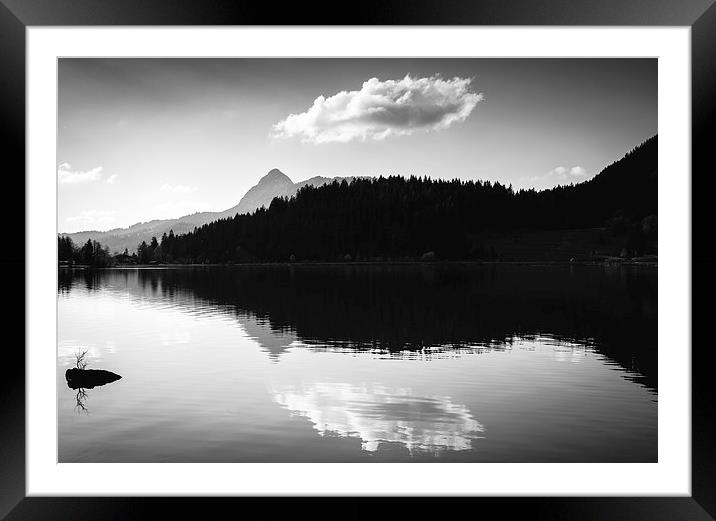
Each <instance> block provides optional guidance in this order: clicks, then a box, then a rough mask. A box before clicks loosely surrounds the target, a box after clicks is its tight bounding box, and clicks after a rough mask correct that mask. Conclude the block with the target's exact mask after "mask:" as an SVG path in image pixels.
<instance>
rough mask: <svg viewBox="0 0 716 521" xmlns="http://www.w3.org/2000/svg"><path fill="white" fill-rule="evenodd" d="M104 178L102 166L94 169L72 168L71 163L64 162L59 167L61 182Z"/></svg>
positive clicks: (58, 178)
mask: <svg viewBox="0 0 716 521" xmlns="http://www.w3.org/2000/svg"><path fill="white" fill-rule="evenodd" d="M101 178H102V167H101V166H98V167H95V168H93V169H92V170H87V171H80V170H72V169H71V166H70V164H69V163H62V164H60V166H58V167H57V181H58V182H59V183H60V184H79V183H91V182H92V181H98V180H99V179H101Z"/></svg>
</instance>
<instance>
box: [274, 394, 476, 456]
mask: <svg viewBox="0 0 716 521" xmlns="http://www.w3.org/2000/svg"><path fill="white" fill-rule="evenodd" d="M273 395H274V401H276V402H277V403H278V404H280V405H281V406H282V407H285V408H286V409H288V410H289V411H291V413H292V414H294V415H298V416H303V417H305V418H307V419H308V420H309V421H310V422H311V423H312V424H313V427H314V429H316V431H318V433H319V434H320V435H321V436H327V435H339V436H343V437H356V438H360V439H361V442H362V443H361V447H362V449H363V450H365V451H368V452H375V451H376V450H378V447H379V445H380V444H381V443H383V442H390V443H400V444H402V445H403V446H405V447H406V448H407V449H408V451H409V452H410V453H411V454H414V453H416V452H428V453H434V454H438V453H441V452H445V451H458V450H469V449H471V448H472V440H473V439H475V438H478V437H480V436H478V435H477V434H478V433H482V432H484V427H483V426H482V425H481V424H480V423H479V422H478V421H477V420H475V419H474V418H473V417H472V415H471V414H470V411H469V410H468V409H467V407H465V406H464V405H461V404H456V403H453V402H452V401H451V399H450V398H449V397H446V396H415V395H413V393H412V392H411V390H410V389H405V388H391V387H386V386H384V385H381V384H363V385H351V384H347V383H338V382H316V383H312V384H308V385H303V386H301V387H298V386H282V387H277V388H274V389H273Z"/></svg>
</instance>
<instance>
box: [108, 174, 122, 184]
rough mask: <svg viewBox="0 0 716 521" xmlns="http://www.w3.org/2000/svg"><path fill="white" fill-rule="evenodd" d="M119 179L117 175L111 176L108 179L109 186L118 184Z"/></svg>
mask: <svg viewBox="0 0 716 521" xmlns="http://www.w3.org/2000/svg"><path fill="white" fill-rule="evenodd" d="M118 177H119V176H118V175H117V174H112V175H111V176H109V177H108V178H107V184H108V185H113V184H114V183H116V182H117V178H118Z"/></svg>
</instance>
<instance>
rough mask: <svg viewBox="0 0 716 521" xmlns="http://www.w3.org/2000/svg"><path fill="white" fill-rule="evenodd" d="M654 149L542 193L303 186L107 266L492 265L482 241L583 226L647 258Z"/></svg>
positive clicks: (652, 239)
mask: <svg viewBox="0 0 716 521" xmlns="http://www.w3.org/2000/svg"><path fill="white" fill-rule="evenodd" d="M657 147H658V138H657V136H654V137H652V138H650V139H648V140H647V141H645V142H644V143H642V144H641V145H639V146H638V147H636V148H634V149H633V150H631V151H630V152H629V153H627V154H626V155H625V156H624V157H623V158H621V159H620V160H618V161H616V162H614V163H612V164H611V165H609V166H608V167H606V168H605V169H604V170H602V172H600V173H599V174H598V175H597V176H595V177H594V178H593V179H591V180H589V181H586V182H584V183H579V184H576V185H566V186H558V187H555V188H552V189H548V190H543V191H535V190H533V189H530V190H519V191H515V190H513V188H512V187H511V186H509V187H508V186H504V185H502V184H500V183H498V182H494V183H493V182H489V181H461V180H457V179H456V180H452V181H445V180H433V179H430V178H427V177H415V176H411V177H409V178H404V177H400V176H388V177H379V178H360V179H355V180H353V181H352V182H350V183H348V182H346V181H343V182H340V183H339V182H334V183H332V184H327V185H323V186H320V187H313V186H306V187H304V188H302V189H301V190H299V192H298V193H297V194H296V196H295V197H291V198H278V197H277V198H275V199H273V201H272V202H271V204H270V206H269V207H268V208H260V209H259V210H256V211H255V212H254V213H252V214H237V215H235V216H234V217H229V218H225V219H221V220H218V221H215V222H212V223H209V224H206V225H204V226H201V227H200V228H195V229H194V230H193V231H192V232H189V233H186V234H183V235H175V234H174V233H173V232H172V231H170V233H169V234H164V235H163V236H162V238H161V240H157V239H156V238H152V241H151V242H150V244H147V243H146V242H142V243H141V244H140V245H139V246H138V248H137V252H136V253H132V254H129V252H127V251H126V250H125V252H124V254H120V255H118V256H117V258H115V259H114V260H115V261H117V262H120V263H140V264H148V263H188V264H194V263H199V264H204V263H246V262H294V261H295V262H301V261H330V262H332V261H363V260H366V261H381V260H495V259H500V258H502V254H501V252H500V251H498V250H496V249H495V246H494V242H492V241H490V238H491V237H493V238H494V237H495V236H500V235H501V234H502V235H505V234H510V233H514V232H516V231H520V232H523V231H529V232H535V233H537V232H542V231H546V230H577V229H593V228H601V229H603V230H604V232H603V233H604V234H606V235H605V236H612V237H620V238H621V239H620V241H619V242H618V244H620V245H623V248H622V250H621V256H623V257H637V256H642V255H647V254H655V253H656V238H657V184H658V183H657V159H658V158H657ZM605 236H600V237H599V242H600V243H606V242H607V239H606V238H605ZM60 240H62V239H60ZM67 240H69V239H65V241H67ZM70 242H71V241H70ZM538 242H539V241H538ZM89 246H92V243H91V241H88V243H87V244H86V245H84V246H83V247H82V248H81V249H80V250H73V253H72V255H71V258H73V259H77V258H80V259H81V261H82V262H84V263H88V262H86V261H87V259H90V258H91V259H92V262H91V263H90V264H92V265H99V264H98V263H99V262H103V261H102V259H103V255H102V254H99V256H98V254H97V253H94V256H90V255H89V253H88V251H89ZM537 247H539V246H537ZM543 247H544V248H547V247H548V246H547V245H544V246H543ZM99 249H100V251H104V250H102V248H101V247H100V248H99ZM70 250H72V248H71V244H70V247H67V245H66V244H65V246H64V247H63V246H62V245H61V246H60V260H61V261H62V260H63V255H64V256H65V258H67V256H68V255H70V254H69V251H70ZM95 251H96V250H95ZM63 252H67V253H63ZM585 253H586V252H585ZM76 262H77V261H76Z"/></svg>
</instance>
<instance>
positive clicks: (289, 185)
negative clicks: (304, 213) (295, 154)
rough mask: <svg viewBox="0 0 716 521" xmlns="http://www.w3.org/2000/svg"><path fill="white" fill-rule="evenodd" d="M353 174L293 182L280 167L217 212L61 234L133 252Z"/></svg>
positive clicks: (77, 239)
mask: <svg viewBox="0 0 716 521" xmlns="http://www.w3.org/2000/svg"><path fill="white" fill-rule="evenodd" d="M353 179H354V177H323V176H313V177H311V178H309V179H306V180H304V181H298V182H295V183H294V182H293V180H291V178H290V177H288V176H287V175H286V174H284V173H283V172H282V171H281V170H279V169H278V168H272V169H271V170H269V172H268V173H267V174H265V175H264V176H263V177H261V178H260V179H259V180H258V182H257V183H256V184H255V185H254V186H252V187H251V188H249V189H248V190H247V191H246V193H245V194H244V195H243V196H242V197H241V199H240V200H239V202H238V204H236V205H234V206H232V207H231V208H228V209H226V210H222V211H218V212H194V213H191V214H186V215H182V216H180V217H176V218H174V219H152V220H150V221H145V222H138V223H135V224H132V225H130V226H127V227H125V228H122V227H117V228H112V229H111V230H105V231H99V230H83V231H80V232H73V233H62V232H60V233H59V234H58V235H60V236H61V237H70V238H71V239H72V241H73V242H74V243H75V244H82V243H84V242H87V240H88V239H92V240H95V241H99V242H100V243H102V245H104V246H107V247H108V248H109V249H110V251H112V252H122V251H123V250H124V249H125V248H126V249H128V250H129V251H133V250H135V249H136V248H137V245H138V244H139V243H141V242H142V241H146V242H147V243H149V241H150V240H151V238H152V237H157V238H160V237H161V236H162V234H164V233H169V231H170V230H173V231H174V233H175V234H182V233H187V232H190V231H192V230H193V229H194V228H195V227H199V226H202V225H204V224H207V223H210V222H212V221H216V220H219V219H225V218H226V217H233V216H234V215H236V214H237V213H238V214H243V213H252V212H254V211H256V210H257V209H259V208H261V207H262V206H265V207H267V208H268V206H269V205H270V204H271V201H272V200H273V199H274V197H292V196H294V195H295V194H296V192H298V190H299V189H301V188H303V187H304V186H309V185H310V186H321V185H323V184H326V183H330V182H333V181H343V180H346V181H347V182H350V181H352V180H353Z"/></svg>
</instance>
